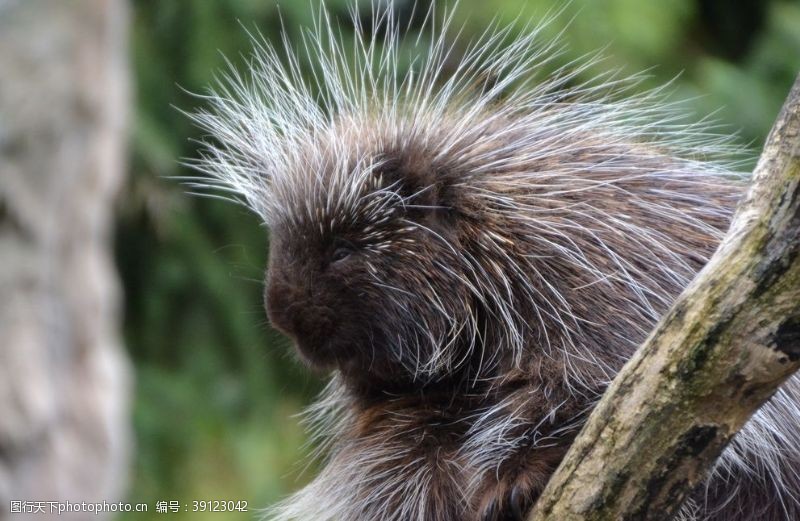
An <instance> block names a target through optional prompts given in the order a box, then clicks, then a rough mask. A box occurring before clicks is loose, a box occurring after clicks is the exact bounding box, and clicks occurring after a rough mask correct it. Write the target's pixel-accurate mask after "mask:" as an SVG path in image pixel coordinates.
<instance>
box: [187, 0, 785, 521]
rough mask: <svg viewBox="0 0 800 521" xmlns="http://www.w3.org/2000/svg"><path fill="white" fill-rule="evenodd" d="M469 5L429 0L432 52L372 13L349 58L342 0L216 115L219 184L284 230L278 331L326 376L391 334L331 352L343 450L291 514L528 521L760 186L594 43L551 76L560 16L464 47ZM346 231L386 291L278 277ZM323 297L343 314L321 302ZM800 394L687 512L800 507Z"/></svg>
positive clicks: (288, 508) (209, 162)
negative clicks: (591, 53) (460, 29)
mask: <svg viewBox="0 0 800 521" xmlns="http://www.w3.org/2000/svg"><path fill="white" fill-rule="evenodd" d="M451 18H452V11H451V12H449V13H444V14H443V15H439V14H437V13H436V12H435V11H433V10H432V11H431V12H429V13H428V16H427V18H426V25H427V30H428V33H430V34H431V35H432V36H430V39H426V38H422V39H417V40H416V42H415V43H414V44H413V45H411V50H410V51H409V48H408V47H406V46H403V45H401V40H402V35H401V31H400V27H399V24H398V23H397V22H396V21H395V20H394V18H393V12H392V9H391V6H390V7H388V8H386V9H385V10H378V11H375V12H373V25H372V27H370V28H368V29H367V30H364V28H362V27H360V26H359V25H358V23H357V21H358V19H359V18H358V16H354V17H353V19H354V20H355V21H356V25H357V27H356V45H355V47H354V48H350V47H345V46H344V44H342V43H341V42H340V41H339V40H338V37H337V35H336V31H335V30H334V29H332V24H331V21H330V19H329V14H328V13H327V12H326V11H325V10H324V9H322V10H321V11H320V13H319V15H318V18H317V22H316V23H315V26H314V27H313V28H312V29H311V30H309V31H308V32H307V33H305V44H304V46H303V51H301V52H299V53H295V52H294V51H292V50H291V48H290V46H289V44H288V42H287V41H286V39H284V42H283V43H284V47H285V48H286V50H287V52H286V53H285V54H281V53H280V52H278V51H277V50H276V49H275V48H274V47H272V46H271V45H270V44H268V43H266V42H264V41H263V40H261V39H258V38H256V39H255V40H254V41H255V45H256V50H255V53H254V55H253V58H252V60H251V62H250V63H249V67H248V68H249V70H248V71H247V72H246V73H245V74H244V75H241V74H239V73H237V72H235V71H231V72H230V73H229V75H227V76H226V77H225V78H224V79H223V80H222V81H221V82H220V83H219V85H218V86H217V88H216V91H215V92H214V93H212V94H211V95H210V97H209V105H210V109H209V110H207V111H204V112H201V113H199V114H196V115H194V116H193V118H194V119H195V121H196V122H198V124H199V125H200V126H201V127H202V128H204V129H206V130H207V131H209V133H210V134H211V136H212V137H213V139H211V140H209V141H208V142H207V143H206V146H205V152H204V154H203V157H202V159H201V160H200V161H198V162H197V163H196V164H195V165H194V166H196V167H197V168H199V169H200V170H201V171H203V172H204V173H206V174H208V177H204V178H202V179H200V180H195V182H196V184H197V185H198V186H201V187H204V188H211V189H214V190H217V191H218V193H219V192H220V191H221V193H222V194H223V196H227V197H231V198H233V199H235V200H237V201H240V202H242V203H244V204H245V205H246V206H248V207H250V208H251V209H253V210H254V211H255V212H256V213H257V214H258V215H259V216H260V217H261V218H262V219H263V220H264V222H265V223H266V224H267V225H268V226H269V227H270V229H271V231H272V235H273V238H272V247H271V248H272V251H271V254H270V255H271V268H270V270H271V271H270V275H271V277H270V278H271V279H273V280H271V281H270V290H271V291H270V292H269V298H268V300H270V301H271V302H273V306H272V307H273V309H271V310H270V311H271V317H272V318H273V322H275V323H276V325H277V326H279V327H281V328H282V329H284V330H285V331H287V332H288V333H289V334H290V336H293V338H294V339H295V340H296V343H297V344H298V346H299V349H300V352H301V354H303V355H304V357H305V358H306V359H308V360H310V363H311V365H312V366H313V365H315V363H314V362H318V361H319V360H318V359H319V358H320V357H321V356H322V355H320V354H319V352H318V344H320V343H321V342H322V340H321V339H320V338H321V337H326V336H332V335H334V333H331V332H336V333H335V334H340V333H338V331H340V330H344V331H345V332H346V333H341V334H342V335H347V334H350V335H351V336H352V337H346V339H345V340H347V341H346V342H344V343H345V344H348V343H349V344H351V345H353V346H357V345H358V344H359V343H360V340H358V339H359V338H361V337H359V336H356V334H357V333H359V334H360V330H359V329H358V324H359V323H361V322H364V323H371V324H370V328H371V329H369V335H368V337H369V339H370V340H369V343H368V345H367V348H368V350H370V352H369V353H368V354H364V353H360V352H359V351H358V350H357V349H356V348H355V347H353V350H354V351H353V353H348V357H347V359H346V360H345V358H344V355H341V354H336V356H333V357H332V358H330V359H325V364H324V365H325V367H326V368H329V367H328V366H330V369H332V372H333V376H332V379H331V383H330V384H329V386H328V389H327V390H326V392H325V394H324V396H323V397H321V399H320V400H319V401H318V403H317V404H316V405H314V406H313V407H312V409H311V413H310V418H311V424H312V430H313V431H314V432H315V433H316V438H317V439H318V440H319V446H320V452H321V453H323V454H324V455H325V456H324V457H325V458H326V459H325V461H326V465H325V467H324V469H323V470H322V471H321V473H320V475H319V476H318V477H317V478H316V479H315V480H314V481H313V482H312V483H311V484H310V485H308V486H307V487H306V488H304V489H303V490H301V491H299V492H298V493H297V494H295V495H294V496H292V497H291V498H289V499H288V500H286V501H285V502H284V503H283V504H282V505H281V506H279V507H278V508H277V509H275V510H274V511H273V514H272V515H273V516H274V517H275V519H319V520H327V519H330V520H351V519H353V520H355V519H385V520H397V521H405V520H409V519H420V520H422V519H424V520H442V521H451V520H453V521H454V520H456V519H459V520H461V519H483V520H492V519H505V518H506V517H504V516H509V515H514V514H516V515H519V512H516V511H524V510H525V509H527V508H528V507H529V506H530V504H531V502H532V501H533V500H534V499H535V497H536V496H537V495H538V493H539V492H540V490H541V488H542V486H543V485H544V483H545V482H546V479H547V477H548V476H549V474H550V473H551V472H552V471H553V470H554V468H555V466H556V465H557V463H558V461H559V460H560V458H561V457H562V456H563V453H564V451H565V450H566V448H567V447H568V445H569V442H570V441H571V439H572V436H573V435H574V434H575V432H576V430H577V429H578V428H579V427H580V424H581V422H582V421H583V419H584V418H585V414H586V412H587V411H588V410H589V409H590V408H591V406H592V404H593V403H594V401H595V400H596V399H597V397H598V396H599V394H600V393H602V390H603V389H604V387H605V385H606V384H607V383H608V381H609V380H610V379H611V378H613V375H614V374H615V373H616V371H617V370H618V369H619V368H620V366H621V365H622V363H624V361H625V360H626V359H627V358H628V357H629V356H630V354H631V353H632V351H633V349H635V347H636V346H637V345H638V344H639V343H641V341H642V340H643V339H644V337H645V335H646V334H647V333H648V332H649V331H650V330H651V329H652V327H653V326H654V324H655V322H656V321H657V320H658V318H659V317H660V315H661V314H662V313H663V312H664V311H665V310H666V308H667V307H668V306H669V305H670V303H671V302H672V301H673V299H674V298H675V296H676V295H677V294H678V293H679V292H680V291H681V290H682V289H683V288H684V287H685V285H686V284H687V283H688V282H689V281H690V280H691V279H692V278H693V276H694V274H695V273H696V272H697V271H698V270H699V269H700V268H701V267H702V266H703V264H704V263H705V262H706V260H707V259H708V257H709V256H710V255H711V254H712V253H713V251H714V249H715V248H716V245H717V243H718V242H719V240H720V239H721V237H722V236H723V234H724V232H725V230H726V228H727V225H728V222H729V220H730V217H731V215H732V212H733V209H734V206H735V203H736V201H737V199H738V197H739V194H740V192H741V189H742V187H741V181H740V178H739V176H737V175H736V174H734V173H733V170H734V167H733V164H732V163H726V162H725V160H724V159H725V158H726V157H730V156H732V155H735V154H736V152H737V150H736V147H734V146H732V145H730V141H729V140H728V139H726V138H724V137H721V136H719V135H717V134H715V133H714V131H713V129H711V128H710V126H709V125H708V124H690V123H687V122H686V118H685V115H684V114H683V113H682V111H681V110H680V109H679V108H678V107H676V106H675V105H672V104H670V103H668V102H666V101H665V99H664V95H663V92H662V91H661V90H656V91H648V92H645V93H644V94H641V93H639V94H637V93H635V90H636V86H637V84H638V78H636V77H634V78H622V79H620V78H617V77H616V76H615V75H614V74H613V73H610V74H608V75H605V76H603V77H600V78H595V79H594V80H593V81H592V82H591V83H582V82H580V81H579V80H578V78H579V75H580V74H581V73H582V72H583V71H584V70H585V69H586V67H588V65H589V64H590V63H592V62H593V60H594V58H587V59H586V60H584V61H583V62H580V63H573V64H572V67H571V68H570V69H559V70H556V71H555V72H551V73H550V74H549V75H548V76H547V77H545V78H540V77H538V76H539V74H538V73H539V71H541V70H544V69H547V68H548V62H549V61H550V60H552V59H553V58H554V57H555V56H557V55H558V53H559V50H558V44H557V43H555V42H550V43H546V44H540V43H539V39H540V37H541V35H540V33H541V28H542V27H544V26H546V25H547V23H548V22H543V23H542V25H541V26H538V27H535V28H530V27H528V28H526V29H525V30H524V31H522V34H523V35H522V36H520V37H513V38H512V37H511V34H512V30H511V29H510V28H496V27H493V28H491V29H488V30H487V32H486V33H485V34H484V35H483V36H482V37H480V38H479V39H478V40H477V41H476V42H474V43H473V44H472V45H468V46H467V47H466V49H464V50H463V52H459V51H458V47H457V46H456V45H455V44H453V43H450V41H451V40H450V39H449V38H448V34H449V33H451V31H448V27H449V26H450V25H451ZM378 35H383V36H382V37H380V38H378ZM408 52H410V54H411V55H413V59H412V60H411V63H410V65H409V66H408V67H407V68H406V69H403V68H402V67H401V58H400V56H401V55H403V56H405V55H406V54H404V53H408ZM456 54H459V55H460V56H459V58H458V59H457V60H456V59H455V55H456ZM301 59H302V61H307V62H309V63H310V64H311V78H312V79H311V80H305V79H304V76H303V74H302V73H301V69H302V67H301V65H300V62H301ZM316 93H319V94H316ZM342 230H346V231H342ZM354 230H355V231H354ZM339 235H346V236H347V237H348V239H349V241H350V242H358V244H359V249H358V253H359V256H360V258H361V259H362V263H363V266H362V268H363V269H362V271H363V274H364V276H363V277H361V275H360V274H359V272H345V275H344V276H340V277H339V278H341V279H343V280H346V281H347V282H348V285H349V286H357V287H358V288H359V290H358V293H357V295H358V299H365V301H366V302H369V303H370V305H355V304H353V303H352V302H350V301H351V300H353V299H354V298H355V297H354V296H353V294H351V293H348V291H349V290H345V289H331V288H333V286H330V287H329V286H326V284H327V283H326V282H324V280H325V278H324V274H322V275H319V277H318V278H317V276H316V275H312V276H311V277H309V278H310V280H312V281H313V280H316V281H322V282H317V283H316V286H315V287H314V288H312V289H306V288H301V289H298V287H296V281H293V280H292V278H291V276H289V275H287V274H286V270H283V269H279V268H276V267H275V266H277V265H281V264H282V263H283V264H298V263H299V264H302V263H303V262H304V261H305V257H306V256H308V257H314V255H316V253H314V252H315V251H316V250H320V251H322V250H325V249H326V246H324V245H325V244H327V242H332V241H333V239H331V241H328V236H339ZM353 237H355V238H353ZM315 241H316V242H315ZM326 241H327V242H326ZM317 243H319V245H320V246H319V248H316V247H315V246H314V245H316V244H317ZM334 249H335V248H334ZM287 259H288V260H287ZM323 264H325V265H326V266H327V265H328V264H331V263H329V262H328V261H325V262H323ZM359 277H360V278H359ZM275 288H277V289H275ZM304 292H308V294H309V295H311V294H312V293H313V296H314V299H315V303H314V304H313V306H314V313H313V314H314V316H322V317H323V319H324V324H323V325H321V324H322V322H320V320H322V319H317V318H314V319H310V318H308V317H306V316H304V315H303V309H302V308H303V306H302V305H300V304H298V302H300V303H302V302H306V301H304V300H303V297H302V296H301V295H304V294H305V293H304ZM331 293H334V294H333V295H331ZM286 295H291V296H292V298H289V297H287V296H286ZM326 299H328V300H330V301H331V302H336V305H335V306H334V305H326V304H325V300H326ZM317 301H320V302H322V304H319V303H317ZM309 302H310V301H309ZM337 307H339V308H341V310H339V311H337V309H335V308H337ZM276 308H281V309H276ZM283 308H285V309H290V310H292V311H291V312H286V311H283ZM351 308H352V309H351ZM298 317H301V318H302V319H300V318H298ZM331 322H335V323H336V325H335V326H331V325H330V323H331ZM298 324H299V325H298ZM342 324H344V325H342ZM323 326H324V327H323ZM351 326H352V327H351ZM298 330H314V331H316V333H315V334H313V335H311V334H310V333H307V332H304V331H298ZM320 331H322V332H323V333H324V334H323V333H320ZM362 336H363V335H362ZM320 345H321V344H320ZM325 345H326V346H327V345H328V344H325ZM328 347H329V346H328ZM315 350H317V351H315ZM329 350H330V349H329ZM366 358H368V359H369V360H368V362H369V363H358V362H360V361H361V360H362V359H366ZM317 365H321V364H317ZM796 389H797V385H796V381H795V380H793V381H792V382H791V383H790V384H789V385H788V386H786V388H785V389H784V390H782V391H781V392H780V393H779V394H778V395H777V396H776V397H775V398H774V399H773V400H772V401H771V402H770V404H768V405H767V406H766V407H765V408H764V409H762V411H760V412H759V413H758V414H757V415H756V417H755V418H754V419H753V420H752V421H751V422H750V424H748V426H747V427H746V428H745V430H744V431H743V432H742V433H740V435H739V436H738V437H737V438H736V440H735V441H734V443H733V444H732V446H731V447H730V448H729V449H728V450H727V451H726V453H725V455H724V456H723V458H722V460H721V462H720V464H719V465H718V467H717V470H716V471H715V475H714V476H713V477H712V478H711V479H710V480H709V482H708V486H707V488H705V489H703V490H702V491H700V492H698V494H696V496H695V498H694V501H693V502H692V504H691V505H689V506H688V507H687V508H686V509H685V511H684V514H683V515H684V517H685V518H686V519H709V520H710V519H720V520H723V519H724V520H734V521H736V520H746V519H765V520H772V519H775V520H777V519H792V518H794V516H796V515H800V511H799V510H798V503H797V499H796V497H795V493H796V492H797V491H798V490H800V486H798V478H797V476H796V475H795V471H794V470H793V469H794V468H795V467H796V465H797V460H798V453H797V449H796V447H797V446H798V444H797V442H798V441H800V440H798V439H797V437H798V434H797V432H798V430H800V429H798V428H797V427H798V425H797V424H798V422H797V418H798V412H797V409H796V404H797V398H798V397H797V392H796ZM520 498H521V499H520Z"/></svg>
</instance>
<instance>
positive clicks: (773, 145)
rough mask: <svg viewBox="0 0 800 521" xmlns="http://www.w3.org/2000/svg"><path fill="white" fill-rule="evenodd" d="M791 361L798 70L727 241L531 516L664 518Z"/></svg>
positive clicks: (599, 410) (795, 304)
mask: <svg viewBox="0 0 800 521" xmlns="http://www.w3.org/2000/svg"><path fill="white" fill-rule="evenodd" d="M798 367H800V76H798V78H797V80H796V81H795V85H794V88H793V89H792V92H791V93H790V95H789V98H788V99H787V101H786V104H785V105H784V108H783V110H782V111H781V114H780V116H779V117H778V120H777V122H776V123H775V126H774V127H773V130H772V132H771V134H770V137H769V138H768V140H767V144H766V145H765V147H764V152H763V153H762V155H761V159H760V161H759V163H758V166H757V167H756V171H755V174H754V178H753V186H752V188H751V189H750V191H749V192H748V195H747V196H746V197H745V199H744V201H743V202H742V203H741V205H740V207H739V209H738V211H737V213H736V216H735V217H734V220H733V224H732V225H731V229H730V231H729V232H728V235H727V237H726V238H725V240H724V241H723V242H722V245H721V246H720V248H719V250H718V251H717V253H716V254H715V255H714V257H713V258H712V259H711V261H710V262H709V264H708V265H707V266H706V267H705V268H704V269H703V271H701V272H700V274H699V275H698V276H697V278H696V279H695V280H694V281H693V282H692V284H691V285H690V286H689V287H688V288H687V290H686V291H685V292H684V293H683V295H681V297H680V298H679V299H678V300H677V302H676V303H675V305H674V306H673V307H672V309H671V310H670V312H669V313H667V315H666V316H665V317H664V319H663V320H662V321H661V322H660V324H659V325H658V327H656V329H655V331H654V332H653V333H652V334H651V335H650V337H649V338H648V340H647V341H646V342H645V343H644V345H643V346H642V347H641V348H640V349H639V350H638V351H637V352H636V354H635V355H634V357H633V359H632V360H631V361H630V362H628V364H626V365H625V367H624V368H623V370H622V371H621V372H620V374H619V375H618V376H617V377H616V378H615V379H614V382H613V383H612V385H611V386H610V387H609V389H608V390H607V391H606V393H605V395H604V396H603V399H602V400H601V402H600V403H599V405H598V406H597V407H596V408H595V410H594V411H593V413H592V414H591V416H590V418H589V420H588V422H587V424H586V425H585V427H584V428H583V430H582V431H581V433H580V434H579V435H578V438H577V439H576V441H575V443H574V444H573V445H572V447H571V448H570V450H569V452H568V453H567V456H566V457H565V458H564V460H563V461H562V463H561V465H560V466H559V468H558V470H557V471H556V473H555V474H554V476H553V477H552V479H551V480H550V482H549V483H548V485H547V487H546V489H545V491H544V492H543V494H542V496H541V497H540V499H539V501H538V502H537V504H536V506H535V508H534V511H533V513H532V514H531V516H530V519H531V520H532V521H545V520H554V521H556V520H557V521H578V520H608V521H616V520H621V519H631V520H632V519H635V520H642V521H645V520H653V521H656V520H658V521H662V520H665V519H670V517H672V516H673V515H674V514H675V513H676V512H677V510H678V509H679V508H680V506H681V504H682V503H683V501H684V500H685V499H686V497H687V495H688V494H689V492H690V491H691V490H692V489H693V488H694V487H695V486H697V485H698V484H699V483H701V482H702V481H703V479H704V478H705V476H706V474H707V472H708V470H709V469H710V467H711V466H712V464H713V463H714V461H715V460H716V459H717V457H718V456H719V455H720V454H721V452H722V450H723V449H724V448H725V446H726V445H727V443H728V442H729V441H730V440H731V438H732V437H733V436H734V435H735V434H736V432H737V431H738V430H739V429H740V428H741V427H742V426H743V425H744V424H745V422H746V421H747V420H748V419H749V418H750V416H751V415H752V414H753V413H754V412H755V411H756V410H757V409H758V408H759V407H760V406H761V405H762V404H764V403H765V402H766V401H767V400H768V399H769V398H770V397H771V396H772V395H773V394H774V393H775V391H776V390H777V388H778V386H779V385H780V384H781V383H783V382H784V381H785V380H786V379H788V378H789V377H790V376H791V375H792V373H794V372H795V371H796V370H797V369H798ZM793 450H797V448H796V447H795V448H793Z"/></svg>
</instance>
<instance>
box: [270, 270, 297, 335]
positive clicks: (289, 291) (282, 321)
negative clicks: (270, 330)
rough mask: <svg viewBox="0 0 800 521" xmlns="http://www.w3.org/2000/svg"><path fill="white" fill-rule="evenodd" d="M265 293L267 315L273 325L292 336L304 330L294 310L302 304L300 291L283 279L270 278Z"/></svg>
mask: <svg viewBox="0 0 800 521" xmlns="http://www.w3.org/2000/svg"><path fill="white" fill-rule="evenodd" d="M265 293H266V294H265V297H266V298H265V299H264V300H265V303H266V308H267V316H268V317H269V320H270V322H271V323H272V325H273V326H274V327H275V328H276V329H279V330H281V331H283V332H284V333H286V334H288V335H290V336H296V335H297V333H298V331H302V324H299V323H297V320H294V316H295V313H293V312H292V308H295V309H297V308H298V307H299V306H300V305H301V304H300V303H299V300H300V298H299V295H298V291H297V290H296V289H294V288H292V286H291V285H289V284H286V283H285V282H283V281H281V280H270V281H269V283H268V284H267V288H266V292H265Z"/></svg>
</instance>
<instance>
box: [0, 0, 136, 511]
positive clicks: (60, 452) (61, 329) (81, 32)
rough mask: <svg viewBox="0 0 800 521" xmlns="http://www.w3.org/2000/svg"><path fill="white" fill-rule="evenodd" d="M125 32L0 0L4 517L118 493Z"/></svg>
mask: <svg viewBox="0 0 800 521" xmlns="http://www.w3.org/2000/svg"><path fill="white" fill-rule="evenodd" d="M127 26H128V10H127V6H126V4H125V2H124V0H0V520H3V521H5V520H7V519H17V518H19V519H29V518H30V515H27V516H26V515H24V514H23V515H15V514H11V513H10V501H11V500H34V501H71V502H81V501H86V502H98V501H99V502H102V501H108V502H113V501H119V500H120V499H121V492H122V487H123V484H124V481H125V479H124V478H125V475H126V471H127V459H128V458H127V453H128V450H129V434H130V433H129V430H130V427H129V414H128V405H129V398H130V369H129V366H128V361H127V358H126V356H125V354H124V352H123V349H122V345H121V341H120V331H119V300H120V299H119V296H120V295H119V292H120V289H119V285H118V281H117V278H116V273H115V271H114V267H113V264H112V257H111V240H110V239H111V235H110V232H111V227H112V218H113V208H112V204H113V197H114V195H115V193H116V192H117V189H118V187H119V186H120V183H121V181H122V180H123V176H124V172H125V168H124V164H125V137H126V136H125V123H126V119H127V110H128V105H129V96H128V90H129V82H128V63H127ZM46 510H49V507H48V508H46ZM42 517H43V516H37V517H36V518H37V519H41V518H42ZM47 517H48V518H49V517H52V518H54V519H55V518H56V515H52V516H47ZM89 517H91V518H92V519H95V516H94V515H93V514H86V513H81V514H72V515H70V516H66V517H65V516H60V517H58V518H59V519H88V518H89ZM107 517H109V516H98V517H97V518H98V519H103V518H107Z"/></svg>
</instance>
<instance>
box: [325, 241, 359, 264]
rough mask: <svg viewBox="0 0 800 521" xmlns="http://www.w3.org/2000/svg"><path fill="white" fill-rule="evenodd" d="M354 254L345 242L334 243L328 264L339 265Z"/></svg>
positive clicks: (351, 247)
mask: <svg viewBox="0 0 800 521" xmlns="http://www.w3.org/2000/svg"><path fill="white" fill-rule="evenodd" d="M353 252H354V248H353V246H352V245H351V244H349V243H347V242H345V241H337V242H336V243H334V246H333V251H332V252H331V254H330V264H337V263H341V262H342V261H344V260H346V259H348V258H349V257H350V256H351V255H352V254H353Z"/></svg>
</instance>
